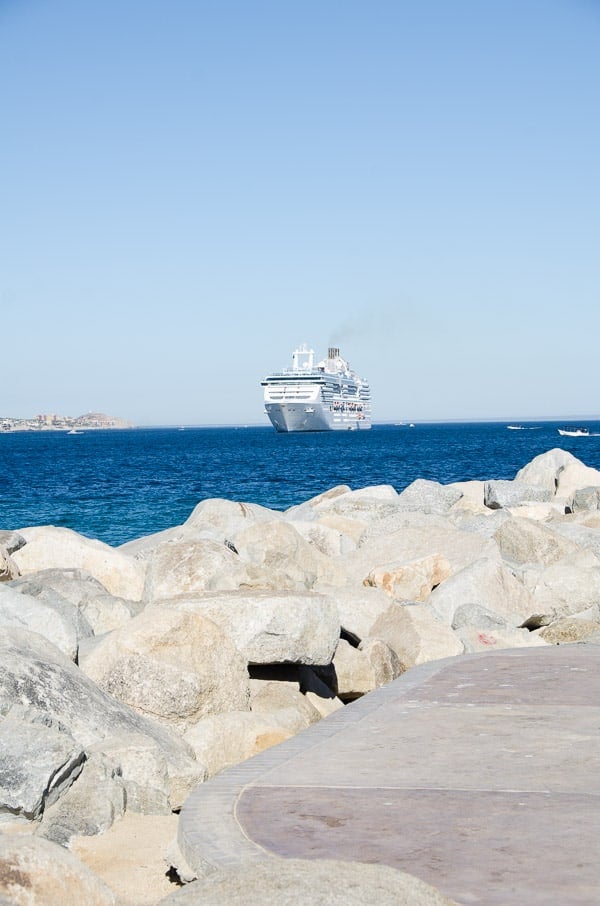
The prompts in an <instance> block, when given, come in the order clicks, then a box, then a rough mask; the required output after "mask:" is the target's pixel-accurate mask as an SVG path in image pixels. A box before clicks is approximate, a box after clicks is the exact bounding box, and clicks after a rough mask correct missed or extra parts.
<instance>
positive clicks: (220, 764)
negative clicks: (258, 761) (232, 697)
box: [184, 711, 294, 777]
mask: <svg viewBox="0 0 600 906" xmlns="http://www.w3.org/2000/svg"><path fill="white" fill-rule="evenodd" d="M293 735H294V730H292V729H289V728H288V727H286V726H285V725H284V724H281V723H277V722H276V721H274V720H273V719H272V717H271V716H270V715H266V714H261V713H254V712H250V711H233V712H229V713H224V714H215V715H213V716H211V717H205V718H204V719H203V720H201V721H199V722H198V723H196V724H194V726H192V727H190V728H189V729H188V730H187V732H186V733H185V734H184V739H185V741H186V742H187V743H188V745H190V746H191V747H192V749H193V750H194V753H195V755H196V758H197V759H198V761H201V762H202V763H203V764H205V765H206V767H207V769H208V774H209V777H213V776H214V775H215V774H218V773H219V772H220V771H223V770H224V769H225V768H228V767H231V766H232V765H235V764H240V763H241V762H242V761H245V760H246V759H247V758H251V757H252V756H253V755H258V754H259V752H263V751H264V750H265V749H269V748H270V747H271V746H275V745H277V744H278V743H280V742H284V741H285V740H286V739H289V738H290V737H291V736H293Z"/></svg>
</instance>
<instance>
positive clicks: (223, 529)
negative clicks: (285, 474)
mask: <svg viewBox="0 0 600 906" xmlns="http://www.w3.org/2000/svg"><path fill="white" fill-rule="evenodd" d="M274 519H283V515H282V514H281V513H278V512H277V511H276V510H270V509H268V508H267V507H264V506H260V505H259V504H258V503H239V502H237V501H233V500H223V499H221V498H218V497H212V498H209V499H207V500H202V501H201V502H200V503H199V504H198V505H197V506H196V507H195V508H194V509H193V510H192V512H191V513H190V515H189V516H188V518H187V519H186V521H185V522H184V526H185V527H186V528H193V529H195V530H211V531H212V532H214V533H215V535H217V536H220V537H221V538H222V539H224V540H225V539H228V540H230V539H231V538H232V537H233V535H235V534H237V532H240V531H243V529H245V528H248V527H249V526H251V525H255V524H257V523H262V522H272V521H273V520H274Z"/></svg>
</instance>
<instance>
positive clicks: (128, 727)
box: [0, 627, 204, 807]
mask: <svg viewBox="0 0 600 906" xmlns="http://www.w3.org/2000/svg"><path fill="white" fill-rule="evenodd" d="M0 663H1V664H2V669H1V670H0V714H1V715H6V717H5V721H6V720H7V719H8V718H10V719H12V720H15V721H20V722H22V723H23V724H24V725H29V724H37V723H40V724H42V725H45V726H46V727H49V728H51V729H55V730H57V731H59V732H60V733H65V734H68V735H69V736H70V737H72V738H73V740H75V742H76V744H77V746H79V747H80V748H82V749H83V750H84V751H86V752H87V751H88V750H90V749H91V748H92V747H96V748H95V750H96V751H100V752H101V751H102V744H103V742H104V741H105V740H109V739H110V738H112V737H114V736H115V735H116V734H120V733H125V734H132V733H133V734H136V735H140V736H143V737H145V738H148V739H150V740H152V741H153V742H154V743H156V745H157V746H158V747H159V749H160V751H161V753H162V755H163V757H164V759H165V762H166V766H167V772H168V784H169V799H170V800H171V796H172V795H173V796H174V799H175V801H176V802H177V803H178V805H180V804H181V797H182V795H183V793H184V791H185V792H189V791H190V790H191V789H192V788H193V786H194V785H195V784H196V783H197V782H198V781H199V780H201V779H202V777H203V774H204V769H203V768H202V767H201V766H200V765H197V764H196V762H195V761H194V759H193V753H192V751H191V749H189V748H188V746H187V745H186V744H185V743H184V742H183V740H181V739H180V738H179V737H177V736H176V735H174V734H172V733H170V732H169V731H168V730H167V729H165V728H163V727H162V726H160V725H159V724H157V723H156V722H154V721H153V720H148V719H146V718H145V717H142V716H141V715H139V714H137V713H136V712H135V711H133V710H131V709H130V708H128V707H127V706H126V705H124V704H122V703H121V702H118V701H117V700H116V699H115V698H113V697H112V696H110V695H107V694H106V693H105V692H104V691H102V690H101V689H100V688H98V686H97V685H96V684H95V683H93V682H92V681H91V680H90V679H89V678H88V677H87V676H86V675H85V674H84V673H83V672H82V671H81V670H80V669H79V668H78V667H76V666H75V665H74V664H73V663H71V661H70V660H69V659H68V658H67V657H66V656H65V655H64V654H62V653H61V652H60V651H59V650H58V649H57V648H56V647H55V646H54V645H52V644H51V643H50V642H48V641H47V640H46V639H44V638H43V637H42V636H40V635H37V634H36V633H32V632H27V631H25V630H21V629H14V628H11V627H7V628H6V629H5V630H4V632H3V633H2V634H1V635H0ZM2 726H4V724H2ZM7 726H8V725H7ZM17 731H18V728H17ZM41 739H42V737H41V736H40V737H39V740H40V741H41ZM67 741H68V740H67ZM48 742H49V745H50V743H51V740H50V738H48ZM172 805H173V804H172ZM173 807H175V805H173Z"/></svg>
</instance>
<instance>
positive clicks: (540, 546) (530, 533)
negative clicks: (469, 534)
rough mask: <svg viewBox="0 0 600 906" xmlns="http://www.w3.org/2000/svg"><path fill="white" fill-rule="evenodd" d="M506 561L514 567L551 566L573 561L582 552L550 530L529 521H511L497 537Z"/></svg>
mask: <svg viewBox="0 0 600 906" xmlns="http://www.w3.org/2000/svg"><path fill="white" fill-rule="evenodd" d="M494 540H495V541H496V544H497V545H498V547H499V549H500V553H501V554H502V557H503V558H504V559H505V560H508V561H511V562H513V563H539V564H543V565H544V566H550V565H551V564H552V563H556V562H558V561H559V560H561V559H563V558H564V557H574V556H576V555H577V554H578V553H580V552H581V548H580V547H579V545H578V544H576V543H575V542H574V541H570V540H569V539H568V538H565V537H563V536H562V535H559V534H557V532H554V531H552V529H551V528H550V527H548V526H544V525H540V524H539V523H537V522H532V521H531V520H529V519H520V518H518V517H514V518H513V519H508V520H507V521H506V522H504V523H503V525H501V526H500V528H499V529H498V530H497V532H496V533H495V534H494Z"/></svg>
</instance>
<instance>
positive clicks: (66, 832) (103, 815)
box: [37, 754, 126, 846]
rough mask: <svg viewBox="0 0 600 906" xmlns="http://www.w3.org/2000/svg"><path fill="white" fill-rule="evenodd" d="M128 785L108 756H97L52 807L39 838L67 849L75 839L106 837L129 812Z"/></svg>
mask: <svg viewBox="0 0 600 906" xmlns="http://www.w3.org/2000/svg"><path fill="white" fill-rule="evenodd" d="M125 802H126V791H125V784H124V783H123V780H122V778H121V776H120V772H119V769H118V767H117V766H116V765H114V764H113V763H112V762H111V760H110V759H109V758H107V757H106V756H105V755H98V754H94V755H92V756H91V757H90V758H88V760H87V761H86V763H85V765H84V766H83V771H82V772H81V774H80V775H79V776H78V777H77V780H76V782H74V783H73V784H72V785H71V786H70V787H69V789H68V790H67V791H66V792H65V793H64V794H63V795H62V796H61V797H60V799H59V800H58V801H57V802H54V803H53V804H51V805H50V806H49V807H48V806H46V808H45V809H44V815H43V818H42V822H41V824H40V827H39V828H38V831H37V832H38V834H40V835H41V836H42V837H45V838H46V839H47V840H53V841H54V842H55V843H60V844H61V845H62V846H67V845H68V843H69V841H70V840H71V837H75V836H87V837H91V836H95V835H96V834H103V833H105V832H106V831H107V830H108V829H109V827H111V826H112V824H113V823H114V821H115V820H116V819H117V818H120V817H121V816H122V815H123V813H124V811H125Z"/></svg>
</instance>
